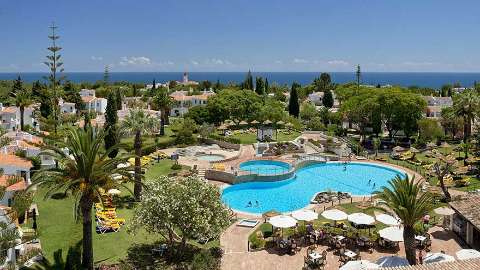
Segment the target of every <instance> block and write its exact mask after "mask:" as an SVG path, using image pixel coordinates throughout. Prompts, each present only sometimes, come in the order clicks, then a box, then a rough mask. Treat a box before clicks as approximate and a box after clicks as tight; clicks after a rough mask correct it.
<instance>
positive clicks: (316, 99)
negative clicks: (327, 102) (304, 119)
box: [307, 92, 325, 106]
mask: <svg viewBox="0 0 480 270" xmlns="http://www.w3.org/2000/svg"><path fill="white" fill-rule="evenodd" d="M324 94H325V93H323V92H313V93H311V94H309V95H308V98H307V99H308V101H311V102H313V104H315V105H316V106H322V105H323V96H324Z"/></svg>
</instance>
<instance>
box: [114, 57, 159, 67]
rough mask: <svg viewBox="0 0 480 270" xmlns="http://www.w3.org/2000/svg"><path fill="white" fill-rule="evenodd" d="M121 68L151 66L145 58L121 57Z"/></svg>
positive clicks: (149, 61) (148, 59)
mask: <svg viewBox="0 0 480 270" xmlns="http://www.w3.org/2000/svg"><path fill="white" fill-rule="evenodd" d="M119 64H120V65H121V66H150V65H152V60H150V58H148V57H145V56H130V57H127V56H123V57H121V58H120V63H119Z"/></svg>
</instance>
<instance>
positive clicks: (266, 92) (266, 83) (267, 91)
mask: <svg viewBox="0 0 480 270" xmlns="http://www.w3.org/2000/svg"><path fill="white" fill-rule="evenodd" d="M269 92H270V85H269V84H268V78H265V94H268V93H269Z"/></svg>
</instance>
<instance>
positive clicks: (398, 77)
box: [0, 72, 480, 88]
mask: <svg viewBox="0 0 480 270" xmlns="http://www.w3.org/2000/svg"><path fill="white" fill-rule="evenodd" d="M320 73H321V72H252V75H253V77H257V76H261V77H266V78H267V79H268V81H269V83H270V84H272V83H274V82H275V83H277V84H281V85H283V84H289V85H290V84H291V83H292V82H298V83H300V84H302V85H305V84H308V83H311V82H312V81H313V79H314V78H316V77H318V76H320ZM47 74H48V73H46V72H8V73H0V80H12V79H16V78H17V77H18V76H21V77H22V79H23V80H24V81H26V82H33V81H36V80H40V81H42V80H44V76H45V75H47ZM188 74H189V79H190V80H194V81H203V80H209V81H211V82H216V81H217V80H219V81H220V82H222V83H229V82H236V83H238V82H241V81H243V80H244V79H245V75H246V74H247V72H189V73H188ZM329 74H330V75H331V77H332V81H333V82H335V83H347V82H353V81H355V73H353V72H329ZM64 75H66V77H67V79H68V80H71V81H73V82H77V83H78V82H90V83H94V82H96V81H99V80H103V72H65V73H64ZM182 75H183V72H110V81H112V82H116V81H128V82H132V83H145V84H147V83H151V82H152V81H153V80H154V79H155V81H156V82H165V81H170V80H181V79H182ZM361 81H362V84H370V85H377V84H380V85H386V84H390V85H400V86H403V87H409V86H419V87H430V88H440V87H441V86H442V85H444V84H454V83H459V84H460V85H461V86H463V87H470V86H472V85H473V83H474V82H475V81H480V72H363V73H362V80H361Z"/></svg>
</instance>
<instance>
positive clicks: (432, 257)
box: [423, 253, 455, 263]
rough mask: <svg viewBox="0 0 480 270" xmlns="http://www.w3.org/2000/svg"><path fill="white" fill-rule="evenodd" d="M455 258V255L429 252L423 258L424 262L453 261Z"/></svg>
mask: <svg viewBox="0 0 480 270" xmlns="http://www.w3.org/2000/svg"><path fill="white" fill-rule="evenodd" d="M453 261H455V258H454V257H453V256H450V255H447V254H444V253H427V255H426V256H425V258H424V259H423V263H437V262H453Z"/></svg>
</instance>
